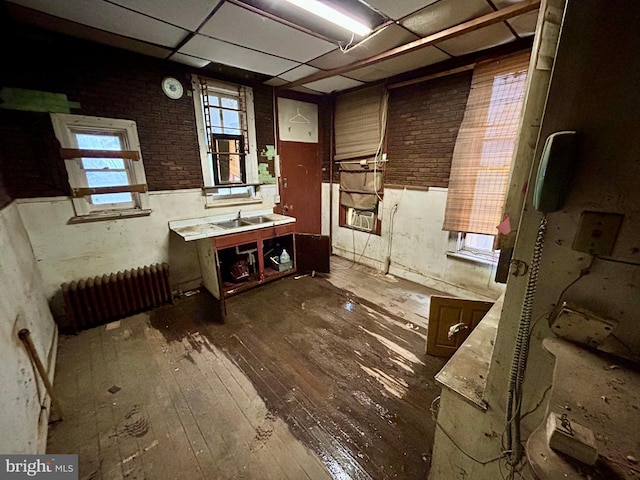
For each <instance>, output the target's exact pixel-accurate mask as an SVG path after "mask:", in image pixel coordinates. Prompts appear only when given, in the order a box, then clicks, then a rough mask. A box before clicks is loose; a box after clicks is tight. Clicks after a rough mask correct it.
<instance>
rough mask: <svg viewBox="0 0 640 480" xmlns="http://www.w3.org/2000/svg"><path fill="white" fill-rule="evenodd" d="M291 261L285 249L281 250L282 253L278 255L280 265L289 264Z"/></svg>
mask: <svg viewBox="0 0 640 480" xmlns="http://www.w3.org/2000/svg"><path fill="white" fill-rule="evenodd" d="M290 261H291V257H290V256H289V254H288V253H287V250H286V249H282V253H281V254H280V263H289V262H290Z"/></svg>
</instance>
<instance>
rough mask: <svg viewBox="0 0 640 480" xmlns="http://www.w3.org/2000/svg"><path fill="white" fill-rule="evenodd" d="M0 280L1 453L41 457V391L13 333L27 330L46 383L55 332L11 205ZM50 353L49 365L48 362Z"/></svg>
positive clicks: (2, 215) (1, 241)
mask: <svg viewBox="0 0 640 480" xmlns="http://www.w3.org/2000/svg"><path fill="white" fill-rule="evenodd" d="M0 278H1V279H2V280H1V282H2V283H1V284H0V352H1V355H2V368H0V385H1V387H0V405H1V406H2V408H0V432H2V434H1V435H0V452H2V453H44V449H45V446H46V439H47V420H48V416H47V411H43V412H42V413H41V409H40V405H41V402H44V400H45V389H44V387H43V385H42V383H41V382H40V381H39V379H38V377H37V376H36V375H37V374H36V373H35V370H34V369H33V368H32V367H31V363H30V360H29V356H28V354H27V351H26V350H25V348H24V345H23V344H22V342H21V340H20V339H19V338H18V331H19V330H20V329H22V328H28V329H29V331H30V332H31V337H32V339H33V343H34V344H35V347H36V349H37V351H38V354H39V356H40V358H41V360H42V361H43V363H44V364H45V366H47V365H51V366H50V370H49V371H50V377H51V378H52V377H53V368H54V365H55V344H56V342H55V340H56V338H57V331H56V325H55V323H54V321H53V317H52V315H51V312H50V311H49V306H48V305H47V298H46V296H45V294H44V286H43V282H42V277H41V276H40V272H39V271H38V266H37V264H36V260H35V258H34V255H33V252H32V250H31V244H30V243H29V237H28V236H27V231H26V230H25V228H24V225H23V223H22V220H21V219H20V214H19V212H18V207H17V205H16V203H15V202H14V203H12V204H10V205H9V206H7V207H5V208H4V209H3V210H1V211H0ZM50 350H53V353H52V357H51V363H49V362H48V360H47V359H48V358H49V353H50ZM36 384H38V385H39V388H40V395H41V397H40V398H39V397H38V388H37V386H36Z"/></svg>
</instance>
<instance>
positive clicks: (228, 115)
mask: <svg viewBox="0 0 640 480" xmlns="http://www.w3.org/2000/svg"><path fill="white" fill-rule="evenodd" d="M222 117H223V120H224V122H223V123H224V128H225V132H226V133H229V132H228V131H227V129H228V128H233V129H236V130H238V129H239V128H240V113H238V112H232V111H229V110H223V111H222Z"/></svg>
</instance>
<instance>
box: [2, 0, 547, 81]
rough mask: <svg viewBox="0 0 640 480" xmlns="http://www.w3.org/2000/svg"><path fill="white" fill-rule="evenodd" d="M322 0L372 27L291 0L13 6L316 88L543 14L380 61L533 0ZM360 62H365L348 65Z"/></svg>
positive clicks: (151, 48)
mask: <svg viewBox="0 0 640 480" xmlns="http://www.w3.org/2000/svg"><path fill="white" fill-rule="evenodd" d="M324 2H325V3H333V4H334V5H336V6H337V7H338V8H341V9H342V10H343V11H348V12H349V13H350V14H351V15H352V16H354V17H356V18H358V19H360V20H361V21H363V22H364V23H366V24H368V25H369V26H371V27H372V29H373V32H372V34H371V35H369V36H368V37H367V38H364V39H359V38H355V36H354V35H352V34H351V33H349V32H347V31H346V30H343V29H341V28H340V27H336V26H335V25H333V24H330V23H329V22H326V21H324V20H322V19H319V18H316V17H314V16H312V15H311V14H308V13H303V12H302V10H300V9H299V8H298V7H296V6H293V5H291V4H289V3H288V2H286V1H285V0H181V1H171V0H73V1H71V0H69V1H51V0H10V1H9V2H8V3H7V7H8V11H9V14H10V15H12V16H13V17H14V18H16V19H17V20H19V21H23V22H27V23H32V24H35V25H38V26H40V27H42V28H48V29H51V30H56V31H60V32H62V33H66V34H69V35H73V36H77V37H81V38H86V39H90V40H94V41H98V42H101V43H106V44H110V45H113V46H116V47H119V48H126V49H129V50H133V51H137V52H140V53H144V54H147V55H152V56H155V57H159V58H166V59H169V60H172V61H175V62H179V63H183V64H186V65H190V66H193V67H197V68H203V67H206V66H207V65H210V64H214V65H215V64H219V65H226V66H229V67H234V68H238V69H242V70H247V71H250V72H256V73H259V74H262V76H264V78H266V81H265V83H267V84H268V85H273V86H283V85H284V86H286V85H288V84H289V83H290V82H296V85H295V88H294V89H297V90H301V91H306V92H310V93H329V92H334V91H341V90H345V89H349V88H353V87H357V86H360V85H363V84H364V83H366V82H372V81H377V80H381V79H384V78H387V77H391V76H394V75H397V74H400V73H404V72H407V71H411V70H415V69H417V68H421V67H425V66H428V65H433V64H436V63H439V62H443V61H446V60H449V59H451V58H453V57H457V56H462V55H466V54H469V53H473V52H478V51H482V50H485V49H488V48H491V47H494V46H497V45H502V44H505V43H510V42H514V41H517V40H519V39H521V38H525V37H528V36H531V35H533V33H534V30H535V24H536V18H537V12H536V11H535V10H534V11H529V12H527V13H523V14H521V15H516V16H512V17H510V18H507V19H504V20H502V21H498V22H493V23H492V24H487V25H481V26H480V28H477V29H474V30H473V31H469V32H467V33H464V34H461V35H457V36H455V37H454V38H443V39H442V40H439V41H435V42H430V44H429V45H426V46H424V47H422V48H419V49H412V50H411V51H409V52H408V53H406V54H402V55H399V56H395V57H393V58H388V59H385V58H382V59H380V60H381V61H376V62H375V63H373V62H369V61H368V60H367V59H370V58H371V57H374V56H378V55H380V54H382V55H383V56H384V55H385V52H388V51H390V50H392V49H394V48H396V47H400V46H402V45H406V44H408V43H410V42H416V41H419V40H420V39H423V38H425V37H429V36H430V35H433V34H438V32H442V31H445V30H447V29H449V28H451V27H456V26H457V25H461V24H465V23H468V22H470V21H472V20H474V19H478V18H483V17H484V18H486V17H487V16H491V15H490V14H492V13H494V12H499V11H500V10H501V9H505V8H510V7H511V6H513V5H518V4H520V5H524V4H526V3H531V0H403V1H399V0H324ZM431 38H432V37H431ZM354 62H364V63H363V64H362V65H361V66H360V68H352V67H349V65H351V64H353V63H354ZM345 66H347V67H345ZM338 68H342V70H340V71H336V72H333V70H334V69H338ZM345 68H346V71H345V70H344V69H345ZM319 77H320V78H319ZM307 79H308V81H307Z"/></svg>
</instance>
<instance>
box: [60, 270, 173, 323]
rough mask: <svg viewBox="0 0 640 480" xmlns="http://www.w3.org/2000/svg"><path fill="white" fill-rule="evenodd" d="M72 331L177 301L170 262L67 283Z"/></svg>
mask: <svg viewBox="0 0 640 480" xmlns="http://www.w3.org/2000/svg"><path fill="white" fill-rule="evenodd" d="M62 297H63V299H64V304H65V308H66V312H67V317H68V320H67V323H68V325H67V327H68V329H69V330H75V331H77V330H82V329H85V328H91V327H94V326H96V325H102V324H104V323H107V322H110V321H112V320H117V319H119V318H123V317H127V316H129V315H132V314H134V313H137V312H141V311H143V310H148V309H150V308H153V307H157V306H159V305H162V304H164V303H172V302H173V294H172V292H171V288H170V286H169V265H168V264H166V263H163V264H159V263H156V264H154V265H147V266H146V267H138V268H133V269H131V270H126V271H125V272H118V273H111V274H109V275H107V274H105V275H102V276H97V277H94V278H87V279H84V280H80V281H78V282H75V281H74V282H71V283H63V284H62Z"/></svg>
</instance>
